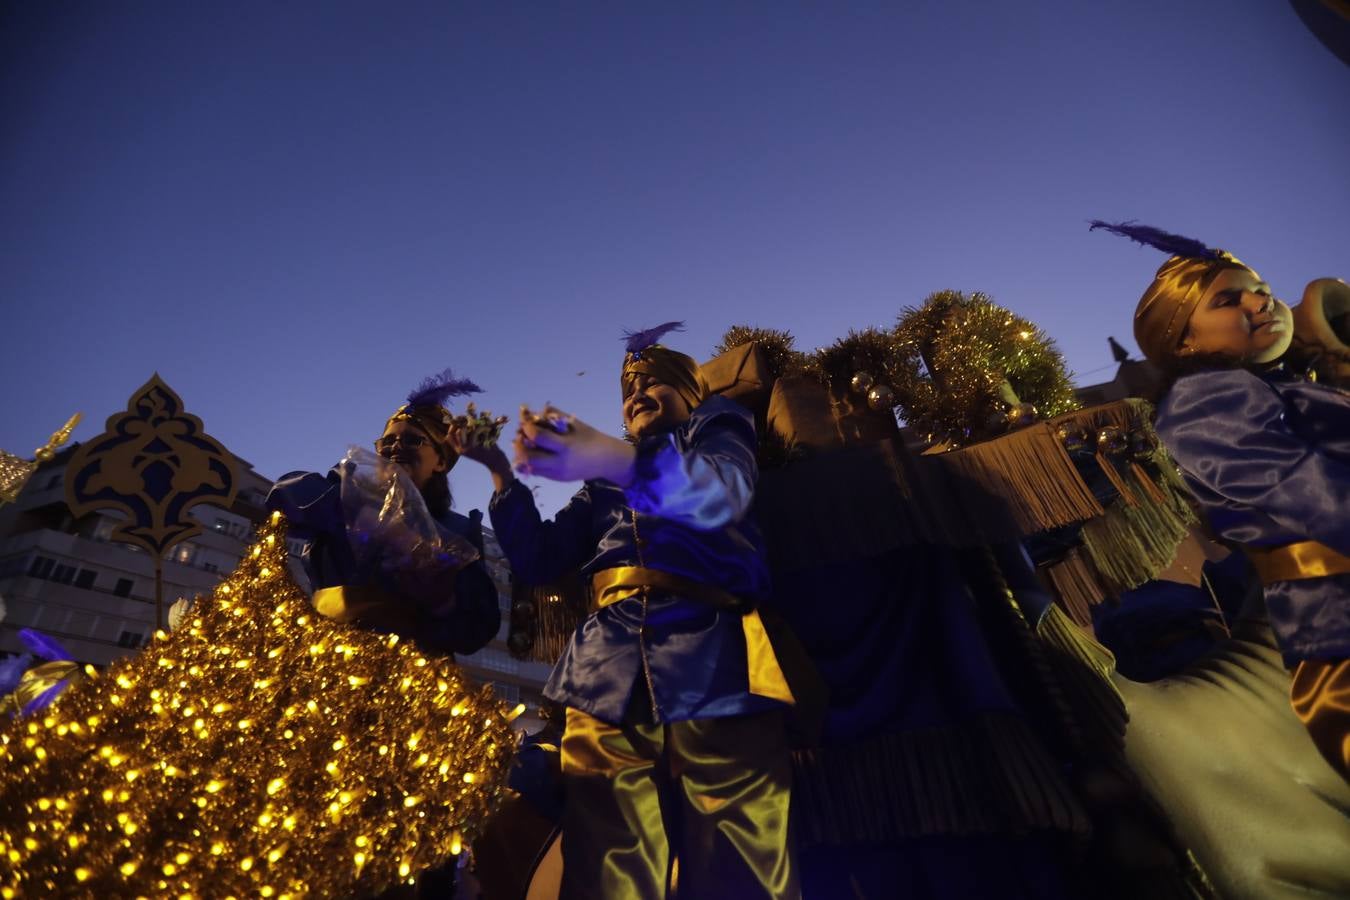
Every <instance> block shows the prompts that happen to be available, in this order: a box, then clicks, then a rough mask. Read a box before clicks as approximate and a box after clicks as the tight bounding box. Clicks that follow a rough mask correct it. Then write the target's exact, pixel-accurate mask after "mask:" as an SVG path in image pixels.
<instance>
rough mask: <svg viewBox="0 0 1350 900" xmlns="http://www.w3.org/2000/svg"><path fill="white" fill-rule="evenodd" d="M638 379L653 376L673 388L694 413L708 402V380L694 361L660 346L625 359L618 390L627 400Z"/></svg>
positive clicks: (651, 347) (655, 345)
mask: <svg viewBox="0 0 1350 900" xmlns="http://www.w3.org/2000/svg"><path fill="white" fill-rule="evenodd" d="M638 375H650V376H651V377H652V378H655V379H656V380H657V381H659V382H661V383H662V384H665V385H669V386H670V387H672V388H674V389H675V392H676V393H678V394H679V395H680V396H681V397H682V398H684V402H686V403H688V404H689V408H690V409H691V410H692V409H694V408H695V407H696V406H698V405H699V404H700V403H702V402H703V401H704V400H706V399H707V397H708V394H709V391H708V380H707V379H706V378H704V377H703V372H702V370H700V369H699V365H698V363H697V362H695V361H694V359H693V357H690V356H685V355H684V354H683V353H680V352H679V351H676V350H670V349H668V348H666V347H662V346H661V345H660V344H653V345H652V346H650V347H647V348H646V349H644V350H640V351H638V352H636V353H629V354H628V355H627V356H625V357H624V360H623V374H622V376H621V377H620V378H619V387H620V389H621V390H622V391H623V396H624V397H625V398H626V397H627V396H628V383H629V382H630V381H631V380H632V379H633V378H635V377H636V376H638Z"/></svg>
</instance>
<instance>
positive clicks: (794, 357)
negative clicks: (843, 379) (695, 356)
mask: <svg viewBox="0 0 1350 900" xmlns="http://www.w3.org/2000/svg"><path fill="white" fill-rule="evenodd" d="M751 341H754V342H755V343H757V344H759V349H760V351H761V352H763V354H764V362H765V364H766V365H767V366H768V367H769V375H771V376H772V377H773V378H782V377H783V376H785V375H797V374H800V373H801V371H802V370H803V368H804V367H805V365H806V354H804V353H802V352H800V351H798V350H795V349H793V344H794V338H793V337H792V332H790V331H778V330H776V329H773V328H756V327H754V326H752V325H733V326H731V327H730V328H728V329H727V331H726V334H724V335H722V342H721V343H720V344H718V345H717V346H716V347H714V348H713V356H721V355H722V354H723V353H726V352H727V351H728V350H734V349H735V348H737V347H739V346H741V345H742V344H748V343H750V342H751Z"/></svg>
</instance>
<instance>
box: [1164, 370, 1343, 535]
mask: <svg viewBox="0 0 1350 900" xmlns="http://www.w3.org/2000/svg"><path fill="white" fill-rule="evenodd" d="M1287 414H1288V409H1287V408H1286V406H1285V403H1284V400H1283V398H1282V397H1281V396H1280V394H1279V392H1278V391H1277V390H1276V389H1275V388H1273V387H1272V386H1271V385H1269V384H1267V383H1266V382H1265V381H1263V380H1261V379H1260V378H1259V377H1257V376H1256V375H1253V374H1252V373H1250V372H1247V371H1245V370H1241V369H1239V370H1225V371H1219V372H1204V373H1201V374H1198V375H1190V376H1187V377H1185V378H1181V379H1179V380H1178V381H1177V383H1176V384H1175V385H1174V386H1173V387H1172V390H1171V392H1170V393H1169V394H1168V396H1167V398H1166V400H1165V401H1164V406H1163V411H1162V414H1161V415H1160V416H1159V419H1158V433H1159V435H1161V436H1162V438H1163V441H1164V443H1166V445H1167V449H1168V450H1169V451H1170V452H1171V454H1172V457H1173V458H1174V459H1175V460H1176V461H1177V463H1178V464H1179V465H1180V466H1181V467H1182V468H1183V469H1184V470H1185V471H1186V473H1187V475H1189V476H1190V477H1191V478H1194V479H1195V480H1196V481H1197V482H1199V483H1200V484H1202V485H1204V486H1205V487H1207V488H1209V489H1210V490H1211V491H1213V492H1214V493H1216V494H1218V495H1220V496H1222V497H1225V498H1227V499H1229V500H1232V501H1234V502H1236V503H1241V504H1244V505H1246V506H1249V507H1251V508H1252V509H1255V510H1257V511H1259V512H1261V513H1262V514H1264V515H1266V516H1268V517H1270V518H1271V519H1273V520H1274V521H1276V522H1277V523H1279V524H1280V525H1281V526H1282V527H1284V528H1286V529H1288V530H1289V531H1291V532H1293V533H1295V534H1301V535H1303V536H1304V537H1305V538H1306V539H1308V540H1314V541H1320V542H1322V543H1324V544H1327V545H1329V546H1331V547H1334V548H1336V549H1337V550H1339V551H1340V552H1342V553H1348V552H1350V465H1347V464H1346V463H1345V462H1344V461H1342V460H1339V459H1336V458H1334V457H1331V456H1329V455H1327V454H1326V453H1324V452H1322V451H1321V450H1320V449H1319V448H1318V447H1317V445H1316V444H1313V443H1310V442H1309V441H1308V440H1307V439H1306V438H1304V437H1303V436H1301V435H1299V434H1297V433H1295V432H1294V430H1293V429H1292V428H1290V426H1289V422H1288V420H1287Z"/></svg>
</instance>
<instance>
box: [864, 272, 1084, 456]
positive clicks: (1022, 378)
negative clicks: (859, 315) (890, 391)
mask: <svg viewBox="0 0 1350 900" xmlns="http://www.w3.org/2000/svg"><path fill="white" fill-rule="evenodd" d="M892 334H893V339H894V342H895V346H896V349H897V365H896V366H895V370H894V372H893V374H891V375H890V377H891V378H892V386H893V387H894V388H895V392H896V396H897V398H898V401H899V404H900V407H901V409H902V411H903V413H904V417H905V420H906V421H907V422H908V424H909V425H910V426H911V427H913V428H915V429H917V430H918V431H919V432H920V433H928V434H932V435H933V436H934V439H935V440H947V441H951V442H952V443H954V444H956V445H966V444H970V443H974V442H976V441H980V440H983V439H985V438H989V437H993V436H995V435H997V434H999V433H1000V432H1001V431H1002V430H1004V429H1005V428H1006V423H1005V421H1004V413H1005V412H1006V408H1007V400H1008V397H1007V395H1006V389H1007V388H1011V391H1012V392H1013V393H1014V394H1015V395H1016V399H1017V400H1019V401H1021V402H1024V403H1031V404H1033V405H1035V407H1036V410H1037V412H1038V413H1039V415H1040V416H1041V417H1042V418H1050V417H1053V416H1057V415H1060V414H1061V413H1065V412H1068V411H1070V410H1072V409H1075V408H1077V405H1078V404H1077V402H1076V401H1075V400H1074V396H1073V385H1072V384H1071V382H1070V381H1069V373H1068V372H1067V370H1066V368H1065V365H1064V359H1063V357H1062V356H1061V355H1060V353H1059V351H1058V350H1057V349H1056V348H1055V343H1054V341H1053V340H1051V339H1050V338H1049V337H1047V336H1046V334H1045V333H1044V332H1043V331H1041V329H1040V328H1038V327H1037V326H1036V325H1034V324H1033V323H1031V322H1029V321H1028V320H1026V319H1024V318H1022V317H1021V316H1018V315H1016V314H1014V313H1012V312H1010V311H1008V310H1007V309H1004V308H1003V307H1001V306H999V305H998V304H996V303H994V302H993V301H992V300H990V298H989V297H988V296H987V295H985V294H981V293H978V292H976V293H973V294H970V295H968V296H967V295H965V294H962V293H961V292H959V291H940V292H938V293H936V294H933V295H931V296H930V297H928V299H927V300H925V301H924V304H923V306H921V307H919V308H917V309H910V310H906V311H905V312H904V313H902V314H901V316H900V320H899V322H898V324H897V325H896V328H895V330H894V332H893V333H892ZM1005 383H1006V387H1005Z"/></svg>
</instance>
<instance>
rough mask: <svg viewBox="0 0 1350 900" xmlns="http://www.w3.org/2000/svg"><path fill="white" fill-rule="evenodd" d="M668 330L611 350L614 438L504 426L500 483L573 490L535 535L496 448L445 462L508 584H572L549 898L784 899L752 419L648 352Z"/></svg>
mask: <svg viewBox="0 0 1350 900" xmlns="http://www.w3.org/2000/svg"><path fill="white" fill-rule="evenodd" d="M678 326H679V323H667V325H665V326H661V327H660V328H657V329H651V330H649V331H646V332H640V333H638V334H636V335H629V343H628V354H627V356H626V357H625V360H624V365H623V371H622V378H621V383H622V388H623V418H624V424H625V428H626V429H627V432H628V435H629V438H630V440H631V442H626V441H624V440H621V439H619V438H615V437H610V436H608V435H604V434H602V433H600V432H599V431H597V430H595V429H594V428H592V427H591V426H589V425H587V424H585V423H584V422H581V421H579V420H577V419H576V418H574V417H572V416H568V415H565V414H563V413H561V412H559V411H557V410H554V409H551V408H549V409H546V410H545V411H544V414H543V415H541V416H535V415H534V414H532V413H530V412H529V411H528V410H522V422H521V426H520V429H519V431H518V433H517V436H516V439H515V444H514V447H515V456H516V468H517V469H518V470H519V471H522V472H528V473H530V474H532V475H536V476H541V477H545V478H550V479H555V480H561V481H575V480H582V481H584V482H585V484H584V486H583V487H582V488H581V490H580V491H578V492H577V494H576V495H575V496H574V497H573V498H572V500H571V501H570V502H569V503H568V504H567V506H566V507H565V508H563V509H562V510H561V511H560V512H559V513H558V514H557V515H556V516H555V517H554V518H553V520H552V521H545V520H543V519H542V518H541V517H540V515H539V512H538V510H537V509H536V508H535V504H534V498H533V496H532V495H531V493H530V491H529V489H528V488H527V487H526V486H525V485H523V484H521V483H520V482H519V481H517V480H516V479H515V477H514V475H513V473H512V467H511V465H510V463H508V462H507V459H506V456H505V454H504V453H502V452H501V450H499V449H496V448H492V449H490V450H481V451H478V450H474V449H472V448H469V447H467V446H462V447H461V452H463V453H464V454H465V455H467V456H470V457H471V458H476V459H478V460H479V461H480V462H482V463H484V464H485V465H487V467H488V468H489V470H490V471H491V473H492V476H493V479H494V482H495V487H496V493H495V494H494V496H493V499H492V503H491V506H490V508H489V511H490V514H491V517H492V525H493V528H494V530H495V532H496V534H497V538H498V540H499V541H500V542H501V545H502V549H503V550H504V551H505V553H506V556H507V558H508V559H509V560H510V562H511V566H512V571H513V573H514V575H515V577H516V578H519V579H521V580H523V581H525V582H526V583H543V582H548V581H551V580H554V579H556V578H557V577H558V576H560V575H562V574H564V573H566V572H569V571H572V570H576V569H580V571H581V573H582V574H583V575H584V576H586V577H587V578H589V579H590V582H591V586H592V594H593V596H592V605H591V612H590V614H589V615H588V617H587V618H586V619H585V621H584V622H583V623H582V624H581V625H580V626H579V627H578V628H577V630H576V632H575V633H574V635H573V637H572V639H571V642H570V644H569V646H568V647H567V649H566V651H565V652H564V654H563V656H562V658H561V659H560V660H559V661H558V664H557V666H556V667H555V668H554V670H553V673H552V675H551V676H550V678H549V681H548V684H547V686H546V687H545V689H544V695H545V696H546V697H548V698H549V699H550V700H554V701H556V702H558V703H561V704H563V705H565V706H566V707H567V714H566V725H565V729H564V735H563V739H562V771H563V783H564V789H565V808H564V813H563V838H562V841H563V859H564V874H563V887H562V895H563V896H564V897H567V898H575V897H604V898H642V900H650V898H658V897H666V896H673V895H674V894H675V893H676V891H678V895H679V896H681V897H699V898H715V897H729V898H730V897H734V898H749V897H775V898H781V897H795V896H798V895H799V893H800V892H799V888H798V883H797V872H796V868H795V863H794V856H793V852H792V845H791V841H790V835H789V828H788V823H789V818H788V807H789V799H790V784H791V763H790V757H789V753H788V746H787V740H786V733H785V726H784V712H785V709H786V707H787V706H788V705H790V704H791V703H792V702H793V698H792V694H791V691H790V690H789V689H788V687H787V684H786V682H785V680H784V678H783V675H782V671H781V669H780V668H779V666H778V662H777V659H776V657H775V655H774V653H773V650H772V648H771V647H770V645H769V643H768V640H767V637H766V635H765V632H764V629H763V625H762V623H761V621H760V619H759V615H758V613H757V612H756V609H755V607H756V604H757V602H758V601H760V600H761V599H762V598H764V597H765V596H766V595H767V591H768V586H769V585H768V570H767V564H766V561H765V554H764V547H763V540H762V538H761V536H760V532H759V529H758V528H757V527H756V525H755V524H754V520H753V518H752V517H751V516H750V507H751V503H752V500H753V498H754V490H755V481H756V478H757V475H758V472H757V468H756V463H755V447H756V438H755V427H754V421H753V418H752V415H751V413H750V412H749V411H747V410H746V409H744V408H743V407H741V406H739V405H738V404H736V403H735V402H733V401H730V400H726V399H724V398H721V397H717V396H709V392H708V387H707V383H706V381H705V380H704V379H703V377H702V375H701V374H700V372H699V368H698V364H697V363H696V362H695V361H694V360H693V359H691V358H690V357H688V356H686V355H684V354H682V353H677V352H675V351H672V350H669V349H667V348H665V347H662V346H660V345H658V344H656V343H655V341H656V340H657V339H659V337H660V336H661V335H662V334H664V333H665V332H666V331H668V330H672V329H674V328H677V327H678Z"/></svg>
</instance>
